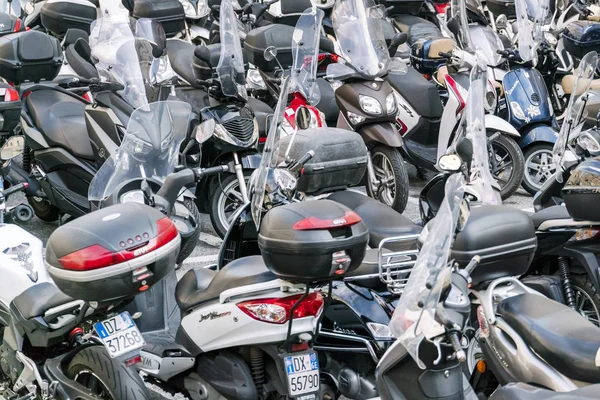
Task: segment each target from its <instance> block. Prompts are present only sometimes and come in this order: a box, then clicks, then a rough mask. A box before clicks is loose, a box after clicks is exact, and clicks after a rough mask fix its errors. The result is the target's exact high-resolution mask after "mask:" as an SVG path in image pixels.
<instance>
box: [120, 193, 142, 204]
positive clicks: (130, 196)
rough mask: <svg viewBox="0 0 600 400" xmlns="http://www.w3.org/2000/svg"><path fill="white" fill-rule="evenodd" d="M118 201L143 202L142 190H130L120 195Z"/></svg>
mask: <svg viewBox="0 0 600 400" xmlns="http://www.w3.org/2000/svg"><path fill="white" fill-rule="evenodd" d="M119 203H140V204H144V192H142V191H141V190H132V191H130V192H127V193H125V194H123V195H121V198H120V199H119Z"/></svg>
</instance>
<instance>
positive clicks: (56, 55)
mask: <svg viewBox="0 0 600 400" xmlns="http://www.w3.org/2000/svg"><path fill="white" fill-rule="evenodd" d="M62 60H63V54H62V49H61V47H60V42H59V41H58V39H56V38H55V37H52V36H50V35H47V34H45V33H42V32H39V31H34V30H31V31H27V32H20V33H13V34H10V35H6V36H2V37H0V76H2V77H3V78H4V79H6V80H7V81H8V82H11V83H14V84H21V83H23V82H39V81H42V80H46V81H50V80H52V79H54V78H56V76H57V75H58V72H59V71H60V67H61V66H62Z"/></svg>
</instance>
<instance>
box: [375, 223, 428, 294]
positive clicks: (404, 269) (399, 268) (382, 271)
mask: <svg viewBox="0 0 600 400" xmlns="http://www.w3.org/2000/svg"><path fill="white" fill-rule="evenodd" d="M418 238H419V235H418V234H413V235H403V236H395V237H391V238H385V239H383V240H382V241H381V243H379V279H381V281H382V282H383V283H385V284H386V285H387V287H388V290H389V291H390V292H391V293H392V294H396V295H401V294H402V292H404V287H405V286H406V283H407V282H408V277H409V276H410V273H411V271H412V270H413V267H414V265H415V262H416V261H417V256H418V255H419V249H418V248H417V243H416V242H417V239H418ZM410 242H415V244H414V249H411V250H402V251H391V250H388V249H386V248H385V246H386V245H387V244H390V243H394V244H398V243H407V244H408V243H410Z"/></svg>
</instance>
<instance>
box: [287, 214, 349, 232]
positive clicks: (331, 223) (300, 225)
mask: <svg viewBox="0 0 600 400" xmlns="http://www.w3.org/2000/svg"><path fill="white" fill-rule="evenodd" d="M359 222H360V217H359V216H358V214H357V213H355V212H354V211H347V212H346V214H344V216H343V217H341V218H336V219H319V218H317V217H308V218H304V219H301V220H300V221H298V222H296V223H295V224H294V226H292V228H293V229H294V230H296V231H309V230H318V229H334V228H343V227H346V226H351V225H354V224H357V223H359Z"/></svg>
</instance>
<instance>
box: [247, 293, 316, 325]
mask: <svg viewBox="0 0 600 400" xmlns="http://www.w3.org/2000/svg"><path fill="white" fill-rule="evenodd" d="M302 296H303V295H301V294H299V295H295V296H289V297H282V298H278V299H260V300H251V301H245V302H243V303H239V304H237V306H238V308H239V309H240V310H242V311H243V312H244V313H246V314H247V315H249V316H250V317H252V318H254V319H256V320H258V321H263V322H268V323H271V324H285V323H286V322H287V321H288V320H289V319H290V313H291V311H292V307H293V306H294V304H296V303H297V302H298V300H300V298H301V297H302ZM323 303H324V302H323V296H321V293H319V292H313V293H311V294H309V295H308V296H307V297H306V298H305V299H304V300H302V302H301V303H300V304H298V306H297V307H296V309H295V310H294V319H296V318H304V317H318V316H319V314H321V311H323Z"/></svg>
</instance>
